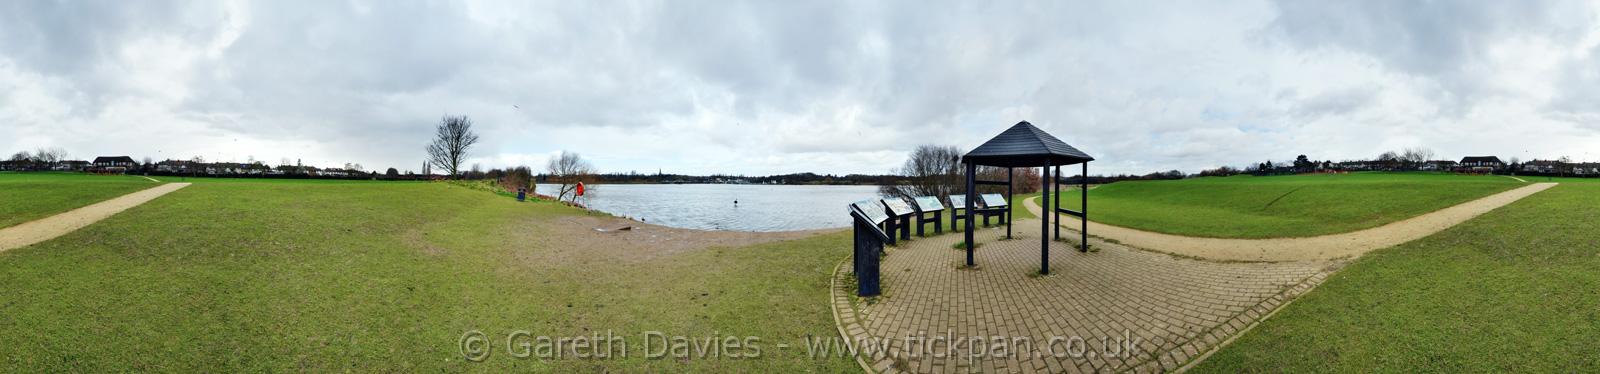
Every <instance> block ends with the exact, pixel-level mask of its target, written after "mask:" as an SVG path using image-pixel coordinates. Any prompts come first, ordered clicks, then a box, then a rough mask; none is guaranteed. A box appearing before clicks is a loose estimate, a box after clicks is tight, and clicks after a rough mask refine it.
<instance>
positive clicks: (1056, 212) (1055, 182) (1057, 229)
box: [1050, 166, 1061, 240]
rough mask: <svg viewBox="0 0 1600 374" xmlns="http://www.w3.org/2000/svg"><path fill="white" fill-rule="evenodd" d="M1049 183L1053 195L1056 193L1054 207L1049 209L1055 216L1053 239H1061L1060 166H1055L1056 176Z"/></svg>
mask: <svg viewBox="0 0 1600 374" xmlns="http://www.w3.org/2000/svg"><path fill="white" fill-rule="evenodd" d="M1050 185H1051V186H1052V187H1051V189H1052V190H1053V191H1054V193H1053V195H1056V207H1055V208H1053V209H1050V211H1051V212H1053V213H1051V214H1054V215H1055V218H1056V227H1055V232H1056V235H1055V239H1056V240H1061V196H1059V195H1060V194H1061V167H1060V166H1057V167H1056V177H1055V178H1051V179H1050Z"/></svg>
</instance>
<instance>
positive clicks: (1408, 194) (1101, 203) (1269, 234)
mask: <svg viewBox="0 0 1600 374" xmlns="http://www.w3.org/2000/svg"><path fill="white" fill-rule="evenodd" d="M1522 185H1524V184H1523V183H1521V182H1517V181H1514V180H1511V179H1510V178H1504V177H1499V176H1465V175H1450V174H1426V173H1354V174H1340V175H1327V174H1324V175H1298V176H1273V177H1253V176H1235V177H1225V178H1195V179H1185V180H1173V181H1133V182H1118V183H1113V184H1108V185H1105V186H1101V187H1099V188H1095V189H1092V190H1090V191H1089V217H1090V219H1093V220H1095V221H1098V222H1103V223H1107V224H1112V225H1117V226H1123V227H1130V228H1136V229H1141V230H1148V231H1156V232H1164V233H1169V234H1178V235H1185V236H1196V237H1215V238H1250V239H1257V238H1279V237H1306V236H1317V235H1327V234H1335V233H1343V232H1350V231H1356V230H1361V229H1366V228H1372V227H1377V226H1381V225H1384V224H1387V223H1390V222H1394V221H1399V220H1403V219H1406V218H1410V217H1415V216H1417V215H1421V214H1425V213H1428V212H1432V211H1435V210H1439V209H1442V208H1446V207H1449V206H1452V205H1456V204H1460V203H1463V202H1467V201H1471V200H1473V199H1477V198H1480V197H1483V196H1487V195H1490V194H1493V193H1497V192H1501V191H1505V190H1509V189H1512V188H1516V187H1519V186H1522ZM1062 195H1063V196H1064V197H1065V198H1064V199H1062V206H1063V207H1066V208H1068V209H1074V210H1077V209H1079V207H1080V206H1081V204H1080V199H1079V193H1078V192H1077V191H1076V190H1073V191H1063V193H1062ZM1015 205H1017V206H1019V207H1020V206H1021V204H1020V203H1018V204H1015ZM1018 216H1019V217H1021V216H1022V215H1021V214H1020V213H1019V214H1018ZM1029 216H1031V214H1030V215H1029Z"/></svg>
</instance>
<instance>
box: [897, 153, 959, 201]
mask: <svg viewBox="0 0 1600 374" xmlns="http://www.w3.org/2000/svg"><path fill="white" fill-rule="evenodd" d="M891 172H892V173H894V174H898V175H900V176H902V177H904V179H902V180H901V181H900V183H895V184H887V185H883V186H881V187H878V193H879V194H880V195H884V196H895V197H903V198H910V197H916V196H940V197H943V196H949V195H953V194H957V193H960V192H961V191H962V190H963V189H965V183H966V181H965V180H964V179H963V176H962V174H963V173H964V172H965V171H963V170H961V150H960V149H957V148H956V147H953V146H941V145H920V146H917V148H915V149H912V150H911V155H910V156H909V157H907V158H906V162H905V164H904V165H901V166H900V167H899V168H897V169H895V170H892V171H891Z"/></svg>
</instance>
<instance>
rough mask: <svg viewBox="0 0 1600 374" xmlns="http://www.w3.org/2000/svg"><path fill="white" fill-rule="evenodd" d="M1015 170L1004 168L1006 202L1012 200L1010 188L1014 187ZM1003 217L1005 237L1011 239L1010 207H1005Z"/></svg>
mask: <svg viewBox="0 0 1600 374" xmlns="http://www.w3.org/2000/svg"><path fill="white" fill-rule="evenodd" d="M1016 172H1017V168H1011V167H1008V168H1006V202H1008V203H1009V202H1011V201H1012V200H1011V193H1012V189H1015V188H1016V187H1015V186H1016V183H1017V182H1016V180H1015V179H1013V178H1015V177H1016ZM1007 207H1010V205H1007ZM1004 217H1005V220H1006V239H1011V209H1006V214H1005V216H1004Z"/></svg>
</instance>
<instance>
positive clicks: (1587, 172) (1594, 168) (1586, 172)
mask: <svg viewBox="0 0 1600 374" xmlns="http://www.w3.org/2000/svg"><path fill="white" fill-rule="evenodd" d="M1572 174H1573V175H1582V176H1596V175H1600V163H1595V162H1584V163H1577V164H1572Z"/></svg>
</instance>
